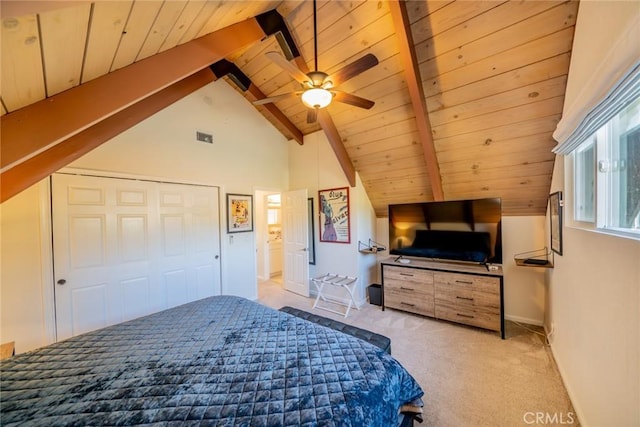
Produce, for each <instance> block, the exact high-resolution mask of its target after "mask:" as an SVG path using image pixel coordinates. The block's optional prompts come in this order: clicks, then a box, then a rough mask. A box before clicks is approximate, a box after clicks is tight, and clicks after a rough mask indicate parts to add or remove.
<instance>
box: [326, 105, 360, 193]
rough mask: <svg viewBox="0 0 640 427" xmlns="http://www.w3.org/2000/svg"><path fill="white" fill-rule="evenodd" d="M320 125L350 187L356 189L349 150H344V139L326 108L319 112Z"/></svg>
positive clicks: (354, 173)
mask: <svg viewBox="0 0 640 427" xmlns="http://www.w3.org/2000/svg"><path fill="white" fill-rule="evenodd" d="M318 123H320V126H321V127H322V130H323V131H324V133H325V135H327V139H328V140H329V144H330V145H331V148H333V152H334V153H335V155H336V157H337V159H338V162H339V163H340V166H341V167H342V171H343V172H344V174H345V176H346V177H347V180H348V181H349V185H350V186H352V187H355V186H356V170H355V168H354V167H353V163H351V159H350V158H349V154H348V153H347V149H346V148H344V144H343V143H342V138H340V133H338V129H337V128H336V125H335V124H334V123H333V119H332V118H331V115H330V114H329V112H328V111H327V109H326V108H323V109H321V110H318Z"/></svg>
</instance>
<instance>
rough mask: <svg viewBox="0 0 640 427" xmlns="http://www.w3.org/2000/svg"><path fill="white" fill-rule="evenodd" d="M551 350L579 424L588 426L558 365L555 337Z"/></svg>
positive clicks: (551, 343) (550, 346) (551, 342)
mask: <svg viewBox="0 0 640 427" xmlns="http://www.w3.org/2000/svg"><path fill="white" fill-rule="evenodd" d="M544 331H545V332H546V333H547V336H549V331H548V330H547V328H546V327H545V328H544ZM549 348H550V349H551V357H553V362H554V363H555V364H556V368H557V369H558V372H559V373H560V378H561V379H562V384H563V385H564V388H565V390H567V394H568V395H569V400H571V406H573V410H574V411H576V413H575V415H576V418H577V422H578V423H580V425H587V424H586V422H585V419H584V412H583V411H582V408H581V407H580V405H579V404H578V401H577V399H576V398H575V396H576V395H575V393H574V391H573V389H572V387H571V385H570V384H569V383H568V382H567V376H566V375H565V370H564V369H563V367H562V364H560V363H558V358H557V357H556V353H555V350H554V348H555V347H554V345H553V337H552V338H551V340H550V342H549Z"/></svg>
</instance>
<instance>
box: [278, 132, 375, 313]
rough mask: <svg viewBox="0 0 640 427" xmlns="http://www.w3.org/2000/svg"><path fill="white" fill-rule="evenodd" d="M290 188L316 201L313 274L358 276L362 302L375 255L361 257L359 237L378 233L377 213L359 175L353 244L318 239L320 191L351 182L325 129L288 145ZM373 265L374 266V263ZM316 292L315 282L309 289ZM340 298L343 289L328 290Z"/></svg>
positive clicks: (352, 205)
mask: <svg viewBox="0 0 640 427" xmlns="http://www.w3.org/2000/svg"><path fill="white" fill-rule="evenodd" d="M289 174H290V181H289V187H290V188H291V189H292V190H296V189H302V188H306V189H307V190H308V194H309V197H313V199H314V201H313V203H314V211H315V218H314V228H315V230H314V240H315V251H316V264H315V265H310V266H309V275H310V277H317V276H320V275H323V274H326V273H336V274H343V275H348V276H356V277H358V278H359V283H358V290H357V294H356V295H357V300H358V303H362V301H363V300H364V298H365V296H366V295H365V292H366V287H367V286H368V285H369V284H370V282H371V280H375V275H372V272H375V263H376V260H375V256H371V255H370V256H368V257H362V256H361V255H362V254H360V253H359V252H358V239H360V240H365V241H366V240H368V239H369V237H371V236H373V235H374V233H375V212H374V211H373V208H372V206H371V203H370V201H369V199H368V197H367V195H366V192H365V191H364V187H363V185H362V181H360V179H359V178H357V183H356V187H351V188H349V211H350V215H351V243H349V244H346V243H329V242H320V241H319V240H320V239H319V226H320V224H319V211H318V203H319V202H318V190H324V189H330V188H340V187H349V183H348V181H347V179H346V177H345V175H344V172H343V171H342V168H341V167H340V164H339V163H338V160H337V159H336V157H335V155H334V153H333V150H332V148H331V146H330V145H329V142H328V140H327V138H326V136H325V135H324V133H323V132H322V131H319V132H315V133H312V134H310V135H306V136H305V138H304V145H302V146H300V145H291V146H290V147H289ZM372 265H373V266H372ZM310 290H311V292H312V293H315V288H314V287H313V285H312V286H311V288H310ZM327 294H328V295H333V296H334V297H335V298H337V299H344V292H342V291H341V290H340V289H331V290H329V291H328V292H327Z"/></svg>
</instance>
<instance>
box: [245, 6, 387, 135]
mask: <svg viewBox="0 0 640 427" xmlns="http://www.w3.org/2000/svg"><path fill="white" fill-rule="evenodd" d="M316 14H317V10H316V0H313V48H314V71H311V72H310V73H308V74H305V73H303V72H302V71H301V70H300V69H299V68H297V67H296V66H295V65H293V64H292V63H291V62H289V61H287V59H285V58H284V57H283V56H282V55H281V54H279V53H278V52H267V53H266V54H265V55H266V56H267V57H268V58H269V59H270V60H271V61H273V62H274V63H275V64H276V65H278V66H279V67H280V68H282V69H283V70H284V71H286V72H287V73H289V75H290V76H291V77H293V78H294V79H295V80H296V81H297V82H298V83H300V85H301V86H302V88H301V90H299V91H296V92H291V93H285V94H282V95H276V96H272V97H268V98H264V99H260V100H258V101H255V102H254V104H255V105H261V104H267V103H270V102H276V101H280V100H282V99H285V98H288V97H291V96H300V98H301V99H302V103H303V104H304V105H305V106H307V107H308V108H309V110H308V112H307V123H313V122H315V121H316V118H317V114H318V110H319V109H321V108H325V107H326V106H327V105H329V104H330V103H331V101H333V100H336V101H337V102H342V103H344V104H349V105H353V106H355V107H359V108H365V109H367V110H368V109H370V108H371V107H373V106H374V105H375V102H373V101H371V100H369V99H365V98H362V97H359V96H356V95H353V94H350V93H347V92H343V91H340V90H337V89H335V88H336V87H337V86H339V85H340V84H341V83H344V82H345V81H347V80H349V79H351V78H353V77H355V76H357V75H359V74H361V73H363V72H365V71H367V70H368V69H370V68H372V67H374V66H376V65H378V58H376V57H375V55H373V54H371V53H368V54H366V55H365V56H363V57H362V58H360V59H358V60H356V61H354V62H352V63H351V64H348V65H346V66H345V67H343V68H341V69H340V70H338V71H336V72H335V73H332V74H330V75H329V74H327V73H324V72H322V71H319V70H318V30H317V17H316Z"/></svg>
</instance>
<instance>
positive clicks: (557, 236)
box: [549, 191, 562, 255]
mask: <svg viewBox="0 0 640 427" xmlns="http://www.w3.org/2000/svg"><path fill="white" fill-rule="evenodd" d="M549 218H550V221H551V224H550V225H551V227H550V228H551V250H552V251H554V252H555V253H557V254H558V255H562V192H561V191H557V192H555V193H552V194H551V195H550V196H549Z"/></svg>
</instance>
